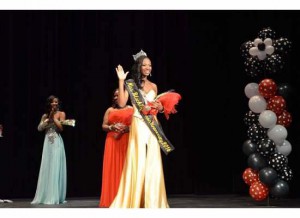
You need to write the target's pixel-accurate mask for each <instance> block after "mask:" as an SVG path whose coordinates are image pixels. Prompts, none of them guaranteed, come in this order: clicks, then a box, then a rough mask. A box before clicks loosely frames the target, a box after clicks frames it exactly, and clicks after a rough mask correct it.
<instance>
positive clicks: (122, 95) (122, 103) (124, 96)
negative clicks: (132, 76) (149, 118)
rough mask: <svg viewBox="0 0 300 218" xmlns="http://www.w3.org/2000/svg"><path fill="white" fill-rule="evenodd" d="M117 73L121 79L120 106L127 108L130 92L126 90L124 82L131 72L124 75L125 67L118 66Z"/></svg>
mask: <svg viewBox="0 0 300 218" xmlns="http://www.w3.org/2000/svg"><path fill="white" fill-rule="evenodd" d="M116 72H117V75H118V78H119V95H118V105H119V106H120V107H125V106H126V104H127V101H128V92H127V90H126V89H125V86H124V81H125V79H126V77H127V74H128V73H129V72H128V71H127V72H126V73H124V70H123V67H122V66H121V65H118V67H116Z"/></svg>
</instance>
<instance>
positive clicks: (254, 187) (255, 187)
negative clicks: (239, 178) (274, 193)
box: [249, 181, 269, 201]
mask: <svg viewBox="0 0 300 218" xmlns="http://www.w3.org/2000/svg"><path fill="white" fill-rule="evenodd" d="M249 194H250V196H251V197H252V198H253V199H254V200H256V201H262V200H264V199H266V198H267V197H268V195H269V188H268V187H267V186H266V185H265V184H263V183H262V182H260V181H257V182H253V183H252V184H251V186H250V188H249Z"/></svg>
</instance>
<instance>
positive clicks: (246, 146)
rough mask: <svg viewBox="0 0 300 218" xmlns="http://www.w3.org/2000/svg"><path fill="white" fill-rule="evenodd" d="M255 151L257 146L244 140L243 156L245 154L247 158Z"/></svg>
mask: <svg viewBox="0 0 300 218" xmlns="http://www.w3.org/2000/svg"><path fill="white" fill-rule="evenodd" d="M256 151H257V144H256V143H254V142H251V140H250V139H248V140H246V141H245V142H244V143H243V152H244V154H246V155H247V156H249V155H250V154H253V153H255V152H256Z"/></svg>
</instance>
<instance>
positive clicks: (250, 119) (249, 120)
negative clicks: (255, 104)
mask: <svg viewBox="0 0 300 218" xmlns="http://www.w3.org/2000/svg"><path fill="white" fill-rule="evenodd" d="M258 117H259V114H257V113H254V112H253V111H251V110H250V111H248V112H247V113H246V114H245V117H244V123H245V124H246V125H247V126H252V125H253V124H258Z"/></svg>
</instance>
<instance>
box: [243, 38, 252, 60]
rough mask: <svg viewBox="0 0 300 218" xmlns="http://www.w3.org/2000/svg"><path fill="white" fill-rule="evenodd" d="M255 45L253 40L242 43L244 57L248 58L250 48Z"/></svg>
mask: <svg viewBox="0 0 300 218" xmlns="http://www.w3.org/2000/svg"><path fill="white" fill-rule="evenodd" d="M253 46H254V44H253V42H252V41H247V42H245V43H243V44H242V45H241V48H240V49H241V55H242V57H243V58H248V57H250V56H251V55H250V54H249V49H250V48H252V47H253Z"/></svg>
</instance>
